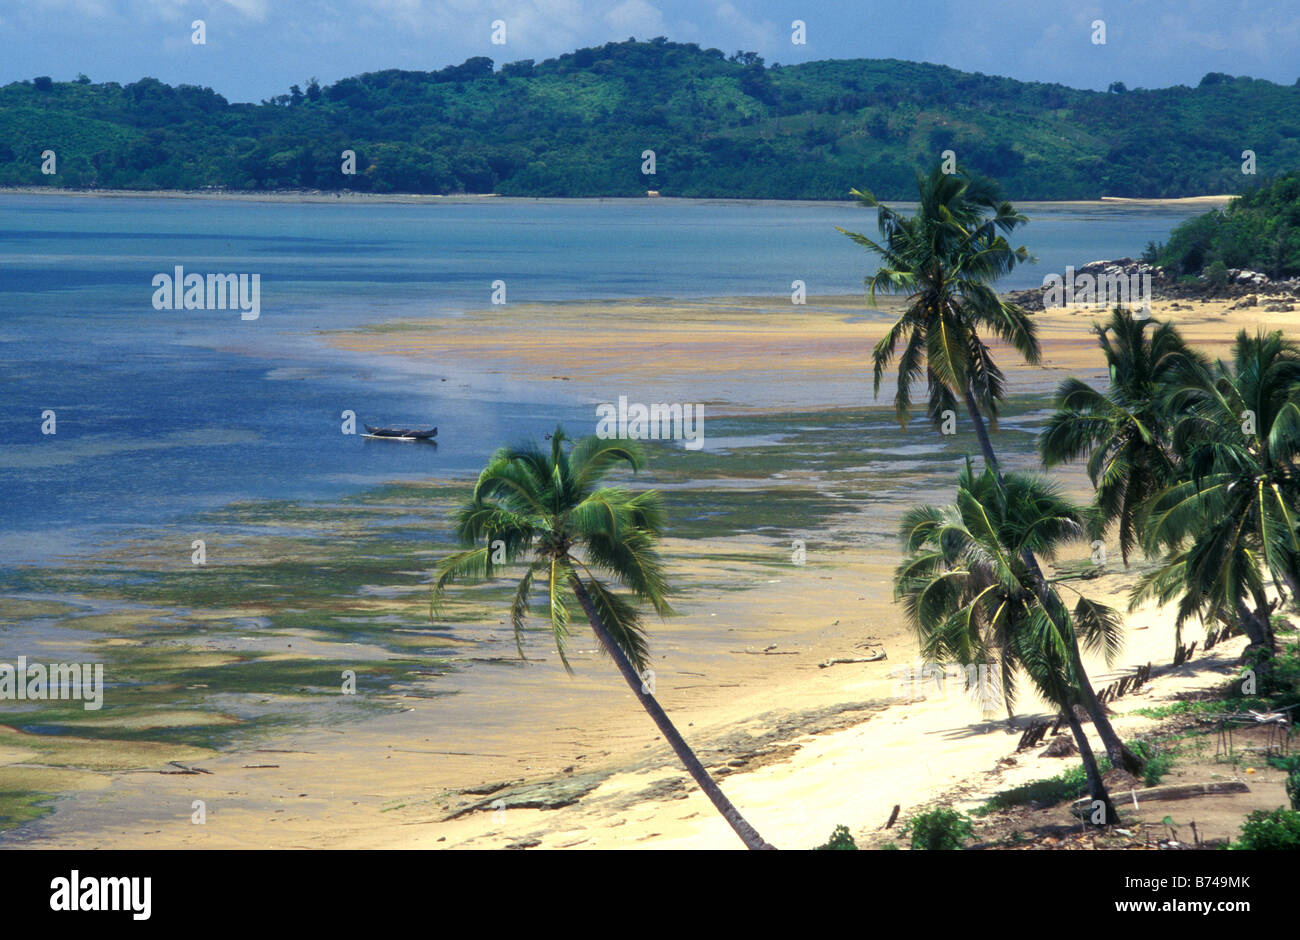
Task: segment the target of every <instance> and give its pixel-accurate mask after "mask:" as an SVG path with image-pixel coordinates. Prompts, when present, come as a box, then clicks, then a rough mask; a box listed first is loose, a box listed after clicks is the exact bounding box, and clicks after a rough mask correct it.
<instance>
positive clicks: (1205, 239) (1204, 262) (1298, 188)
mask: <svg viewBox="0 0 1300 940" xmlns="http://www.w3.org/2000/svg"><path fill="white" fill-rule="evenodd" d="M1292 131H1295V129H1294V128H1292ZM1157 263H1158V264H1160V265H1161V266H1162V267H1165V268H1168V269H1169V270H1170V271H1172V272H1173V273H1174V274H1175V275H1186V274H1202V273H1203V274H1204V275H1205V276H1206V278H1207V280H1209V282H1210V283H1211V284H1212V285H1214V286H1222V285H1223V284H1224V283H1225V282H1226V280H1227V274H1228V268H1249V269H1251V270H1255V271H1263V272H1264V273H1265V274H1267V275H1268V276H1269V277H1272V278H1284V277H1293V276H1295V275H1297V274H1300V171H1293V172H1290V173H1287V174H1285V175H1283V176H1280V177H1278V178H1276V179H1273V180H1271V181H1269V182H1266V183H1264V184H1263V185H1261V186H1259V187H1258V188H1257V189H1254V190H1252V191H1250V192H1248V193H1245V194H1243V195H1241V196H1239V197H1238V198H1236V199H1234V200H1232V202H1230V203H1228V205H1227V207H1226V208H1224V209H1222V210H1220V209H1215V210H1214V211H1212V212H1207V213H1206V214H1205V215H1201V216H1197V217H1196V218H1193V219H1188V220H1187V221H1185V222H1183V223H1181V224H1180V225H1179V226H1178V227H1177V228H1175V229H1174V230H1173V232H1172V233H1171V234H1170V236H1169V242H1168V244H1166V245H1164V246H1163V247H1161V248H1160V249H1159V252H1158V258H1157Z"/></svg>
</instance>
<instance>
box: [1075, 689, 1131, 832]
mask: <svg viewBox="0 0 1300 940" xmlns="http://www.w3.org/2000/svg"><path fill="white" fill-rule="evenodd" d="M1065 720H1066V722H1067V723H1068V724H1069V725H1070V731H1072V732H1073V733H1074V743H1075V744H1076V745H1077V746H1078V748H1079V757H1080V758H1082V759H1083V772H1084V773H1085V774H1086V775H1087V777H1088V795H1089V796H1091V797H1092V798H1093V800H1094V801H1100V802H1101V803H1102V805H1103V806H1104V807H1105V822H1103V823H1102V825H1103V826H1109V825H1111V824H1112V823H1117V822H1119V814H1118V813H1116V812H1115V804H1114V803H1112V802H1111V801H1110V794H1109V793H1108V792H1107V791H1106V784H1105V783H1104V782H1103V781H1102V779H1101V772H1100V771H1099V770H1098V768H1097V755H1095V754H1094V753H1093V752H1092V744H1091V743H1090V742H1089V741H1088V734H1087V732H1086V731H1084V730H1083V724H1082V723H1081V722H1080V721H1079V718H1078V716H1077V715H1075V714H1074V706H1072V705H1066V706H1065Z"/></svg>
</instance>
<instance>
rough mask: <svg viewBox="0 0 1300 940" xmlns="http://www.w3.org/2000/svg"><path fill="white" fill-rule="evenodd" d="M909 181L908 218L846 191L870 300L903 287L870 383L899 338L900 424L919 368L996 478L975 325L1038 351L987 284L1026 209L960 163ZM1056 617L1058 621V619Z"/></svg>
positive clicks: (1098, 714) (1035, 569)
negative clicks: (870, 216) (961, 407)
mask: <svg viewBox="0 0 1300 940" xmlns="http://www.w3.org/2000/svg"><path fill="white" fill-rule="evenodd" d="M916 182H917V190H918V193H919V197H920V205H919V206H918V207H917V210H916V212H915V214H913V215H912V216H911V217H910V218H909V217H905V216H903V215H901V214H900V213H898V212H896V211H895V210H893V209H890V208H889V207H888V206H885V205H883V204H882V203H880V201H879V200H877V199H876V198H875V196H873V195H872V194H871V193H870V192H866V191H859V190H856V189H855V190H853V191H852V192H853V195H854V196H856V197H857V198H858V201H859V202H861V203H862V204H864V205H867V206H870V207H872V208H874V209H876V210H877V225H878V228H879V229H880V235H881V239H882V240H881V241H880V242H877V241H875V240H873V239H871V238H868V237H867V236H865V235H860V234H857V233H854V232H847V231H845V230H844V229H840V231H841V232H844V234H845V235H847V236H848V237H849V238H851V239H853V241H854V242H856V243H857V244H859V245H861V246H862V247H864V248H866V249H867V250H868V251H871V252H873V253H875V254H877V255H879V256H880V258H881V260H882V262H883V264H882V265H881V267H880V268H879V270H877V271H876V273H875V274H873V275H871V276H870V277H868V278H867V279H866V283H867V287H868V299H869V300H870V301H871V302H872V303H874V302H875V298H876V291H877V290H884V291H886V292H889V293H905V294H906V295H907V306H906V308H905V309H904V311H903V314H902V316H900V317H899V319H898V320H897V321H896V322H895V323H894V325H893V326H891V327H890V329H889V331H888V332H886V334H885V335H884V336H883V337H882V338H881V339H880V341H879V342H877V343H876V346H875V348H874V349H873V350H872V360H873V363H874V378H875V391H876V394H877V395H878V394H879V393H880V385H881V382H882V381H883V379H884V373H885V370H886V369H887V368H889V365H890V363H891V362H893V360H894V356H895V353H896V352H897V350H898V346H899V344H900V343H903V344H904V345H903V352H902V354H901V355H900V356H899V359H898V392H897V394H896V395H895V397H894V409H895V413H896V414H897V416H898V420H899V423H900V425H902V426H904V427H906V425H907V420H908V416H909V415H910V412H911V386H912V383H913V382H916V381H919V380H920V379H921V377H922V375H924V376H925V378H926V382H927V390H928V393H929V399H928V402H927V411H928V413H929V416H930V420H931V422H932V423H934V424H935V425H936V426H938V425H940V424H941V423H942V421H943V416H944V412H945V411H948V410H950V409H953V408H955V407H956V403H957V400H958V399H959V398H960V399H961V400H962V401H963V402H964V404H965V407H966V412H967V414H968V415H969V416H970V419H971V424H972V426H973V427H974V429H975V437H976V439H977V440H978V441H979V445H980V452H981V454H982V455H983V457H984V465H985V467H987V468H988V469H989V470H991V471H992V472H993V475H994V478H995V479H997V480H1001V477H1002V471H1001V467H1000V465H999V463H998V458H997V455H996V454H995V453H994V452H993V444H992V441H991V440H990V439H989V435H988V428H986V427H985V422H984V419H985V417H986V416H987V417H988V419H989V422H990V424H993V425H995V424H996V420H997V415H998V411H999V409H1000V408H1001V404H1002V401H1003V400H1004V398H1005V390H1004V386H1003V381H1002V378H1003V376H1002V371H1001V370H1000V369H999V368H998V366H997V364H996V363H995V362H994V361H993V357H992V354H991V351H990V349H989V347H988V345H987V344H986V343H985V341H984V339H983V337H981V336H980V332H979V331H980V330H981V329H983V330H987V331H988V332H990V333H992V334H993V335H994V336H996V337H998V338H999V339H1001V340H1003V341H1004V342H1006V343H1008V344H1009V345H1010V346H1012V347H1013V348H1014V349H1015V350H1016V351H1017V352H1018V353H1020V355H1021V356H1023V357H1024V358H1025V360H1026V361H1027V362H1029V363H1031V364H1035V363H1037V362H1038V361H1039V346H1038V339H1037V338H1036V336H1035V329H1034V323H1033V321H1032V320H1031V319H1030V318H1029V316H1028V314H1026V313H1025V312H1024V311H1023V310H1022V309H1020V308H1019V307H1017V306H1015V305H1014V304H1008V303H1006V302H1005V301H1003V300H1002V298H1000V297H999V296H998V295H997V292H996V291H994V290H993V288H992V286H991V285H992V282H993V281H995V280H996V279H997V278H999V277H1001V276H1002V275H1004V274H1006V273H1007V272H1009V271H1011V270H1012V269H1014V268H1015V267H1016V266H1017V265H1018V264H1021V263H1023V262H1025V261H1029V260H1031V259H1030V256H1029V252H1028V250H1027V249H1025V248H1024V247H1023V246H1022V247H1020V248H1012V247H1011V245H1010V243H1009V242H1008V241H1007V240H1006V235H1007V234H1009V233H1011V232H1013V231H1014V230H1015V229H1016V228H1018V227H1020V226H1021V225H1023V224H1025V223H1026V222H1027V221H1028V219H1026V218H1025V216H1023V215H1021V214H1020V213H1019V212H1018V211H1016V209H1015V208H1013V207H1012V205H1011V204H1010V203H1009V202H1006V201H1005V200H1003V199H1002V198H1001V195H1000V194H999V191H998V188H997V186H996V184H995V183H993V182H992V181H991V180H987V179H984V178H978V177H971V176H968V175H967V174H965V173H964V172H958V173H952V174H945V173H944V172H943V171H942V169H941V167H939V166H936V167H935V168H934V170H933V171H931V173H930V175H929V176H921V175H920V174H918V175H917V180H916ZM1024 562H1025V567H1026V569H1027V570H1028V572H1029V576H1030V581H1031V584H1032V586H1033V589H1034V590H1035V591H1038V592H1039V593H1040V594H1042V593H1043V592H1045V591H1046V590H1047V588H1046V578H1045V577H1044V576H1043V572H1042V569H1041V568H1040V567H1039V565H1038V561H1037V559H1035V558H1034V556H1033V553H1032V552H1031V551H1029V550H1028V549H1026V550H1025V555H1024ZM1041 600H1042V602H1043V603H1042V606H1043V609H1045V610H1050V609H1051V605H1050V604H1049V603H1048V602H1047V600H1046V597H1045V596H1044V597H1043V598H1041ZM1058 626H1060V627H1062V628H1064V624H1058ZM1072 647H1073V653H1072V657H1073V659H1075V660H1076V667H1075V670H1074V675H1075V677H1076V678H1077V680H1078V681H1079V683H1080V691H1081V693H1082V696H1083V704H1084V707H1085V708H1087V710H1088V713H1089V715H1090V716H1091V717H1092V720H1093V724H1094V725H1095V726H1096V728H1097V733H1098V734H1099V735H1100V736H1101V739H1102V742H1103V743H1104V744H1105V745H1106V753H1107V754H1108V755H1109V756H1110V759H1111V761H1112V762H1113V763H1114V764H1115V765H1116V766H1118V767H1124V768H1125V769H1126V770H1129V771H1130V772H1131V773H1136V772H1138V771H1139V770H1141V768H1142V761H1141V760H1140V759H1139V758H1138V757H1137V755H1135V754H1134V753H1133V752H1132V751H1131V750H1129V749H1128V748H1127V747H1126V746H1125V745H1124V742H1123V741H1121V740H1120V738H1119V735H1117V734H1116V733H1115V729H1114V728H1113V727H1112V726H1111V723H1110V719H1109V718H1108V717H1107V715H1106V711H1105V709H1104V708H1103V707H1102V705H1101V702H1100V701H1098V699H1097V695H1096V693H1095V692H1094V691H1093V688H1092V683H1091V682H1090V681H1089V680H1088V675H1087V672H1086V671H1085V670H1084V669H1083V665H1082V659H1081V658H1080V655H1079V650H1078V644H1077V643H1072Z"/></svg>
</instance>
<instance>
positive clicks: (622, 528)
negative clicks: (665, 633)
mask: <svg viewBox="0 0 1300 940" xmlns="http://www.w3.org/2000/svg"><path fill="white" fill-rule="evenodd" d="M619 465H626V466H627V467H629V468H630V469H632V470H634V471H635V470H639V469H640V468H641V467H642V466H643V465H644V464H643V458H642V455H641V449H640V447H639V446H638V445H637V443H636V442H635V441H630V440H624V439H616V440H603V439H601V438H599V437H596V436H595V435H592V436H590V437H585V438H582V439H581V440H578V441H571V440H570V439H569V437H568V435H566V434H565V433H564V429H563V428H562V427H558V426H557V427H556V429H555V431H554V433H553V434H552V435H551V443H550V446H549V447H547V448H545V449H543V448H542V447H540V446H538V445H537V444H535V443H528V444H521V445H519V446H516V447H502V448H500V449H499V450H497V452H496V453H495V454H493V455H492V458H491V460H489V461H488V465H487V466H486V467H484V468H483V471H482V473H480V474H479V478H478V482H477V483H476V484H475V486H474V493H473V496H472V497H471V498H470V499H469V501H468V502H466V503H465V504H464V506H463V507H462V508H461V509H460V510H459V511H458V512H457V513H456V537H457V539H458V540H459V541H460V543H461V545H462V546H464V550H462V551H459V552H455V553H454V554H451V555H448V556H446V557H445V558H443V559H442V560H441V561H439V562H438V564H437V566H436V569H435V574H436V579H435V581H434V586H433V593H432V599H431V613H432V614H434V615H435V616H436V615H437V613H438V612H439V611H440V610H441V609H442V605H443V603H444V601H445V596H446V593H447V591H448V589H449V588H450V587H451V586H452V585H453V584H454V583H455V582H457V581H484V580H491V579H492V578H493V577H495V576H496V574H497V573H498V572H499V571H500V570H501V569H502V568H504V567H505V566H507V565H520V566H523V567H524V568H525V570H524V574H523V577H522V578H521V579H520V580H519V582H518V584H517V586H516V590H515V595H514V601H513V603H512V604H511V608H510V622H511V625H512V626H513V628H514V632H515V645H516V647H517V649H518V651H519V655H520V657H521V658H522V657H523V652H524V651H523V634H524V623H525V621H526V620H527V618H528V615H529V613H530V612H531V610H532V604H533V595H534V594H538V593H540V594H542V595H543V597H542V602H543V606H544V608H545V615H546V619H547V620H548V621H549V624H550V628H551V634H552V637H553V639H554V641H555V649H556V652H557V653H558V654H559V657H560V662H561V664H562V665H563V666H564V668H565V670H566V671H571V670H570V667H569V660H568V655H567V652H566V650H567V648H568V643H569V639H570V628H569V623H570V620H571V618H572V617H573V616H574V614H575V611H576V612H577V616H580V617H581V616H584V611H583V609H582V606H581V602H580V600H579V597H580V595H581V594H582V593H584V592H585V593H586V594H588V595H589V598H590V603H591V607H592V609H593V611H594V612H595V615H596V616H598V617H599V620H600V622H601V623H603V625H604V627H605V630H606V631H608V633H609V635H610V638H611V639H612V641H613V642H614V643H615V644H616V645H617V646H618V648H619V649H621V650H622V652H623V653H624V655H626V656H627V658H628V660H629V661H630V662H631V663H632V665H633V666H634V667H635V668H636V669H637V670H638V671H639V670H643V669H645V668H646V667H647V665H648V664H649V650H648V646H647V636H646V630H645V625H644V623H643V621H642V618H641V612H640V610H639V609H638V608H637V606H636V602H644V603H646V604H649V605H650V606H651V607H652V608H653V609H654V610H655V612H656V613H658V614H659V615H660V616H661V617H666V616H668V615H670V614H671V613H672V612H673V610H672V607H671V606H669V604H668V600H667V594H668V583H667V580H666V578H665V575H664V571H663V563H662V561H661V559H660V556H659V552H658V548H657V544H658V541H659V538H660V536H661V534H662V532H663V526H664V522H665V516H664V511H663V503H662V500H661V498H660V496H659V494H658V493H657V492H655V491H654V490H642V491H640V492H636V493H633V492H631V491H629V490H626V489H624V488H622V487H612V486H599V483H600V481H601V480H602V479H603V478H604V477H605V476H607V475H609V473H610V472H611V471H613V470H614V469H616V468H617V467H618V466H619ZM574 550H578V552H579V554H574ZM592 569H594V570H595V573H594V572H593V570H592ZM596 573H600V574H602V575H605V576H609V577H612V578H614V579H616V580H617V581H618V582H619V583H621V584H622V585H623V586H624V587H626V588H627V590H628V593H629V595H630V597H624V596H623V595H621V594H618V593H616V592H615V591H613V590H611V589H610V588H609V587H608V586H607V585H606V584H605V583H604V582H603V581H602V580H601V579H600V578H599V577H597V574H596Z"/></svg>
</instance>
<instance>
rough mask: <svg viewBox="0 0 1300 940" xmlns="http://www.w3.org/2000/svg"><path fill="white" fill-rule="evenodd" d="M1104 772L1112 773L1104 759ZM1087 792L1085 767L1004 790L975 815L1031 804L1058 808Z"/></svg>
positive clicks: (996, 794) (1099, 764)
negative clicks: (1066, 801) (1056, 806)
mask: <svg viewBox="0 0 1300 940" xmlns="http://www.w3.org/2000/svg"><path fill="white" fill-rule="evenodd" d="M1098 766H1099V767H1100V769H1101V772H1102V773H1105V772H1106V771H1108V770H1110V761H1109V760H1108V759H1106V758H1104V757H1103V758H1102V759H1101V760H1100V761H1099V762H1098ZM1087 792H1088V777H1087V774H1086V773H1085V772H1084V769H1083V765H1082V764H1080V765H1079V766H1078V767H1074V768H1072V769H1070V770H1067V771H1065V772H1063V773H1060V774H1058V775H1056V776H1055V777H1048V778H1047V779H1046V780H1035V781H1033V782H1031V783H1026V784H1022V785H1021V786H1018V787H1012V788H1011V789H1009V790H1001V791H999V792H998V793H995V794H994V795H993V796H992V797H990V798H989V799H988V800H987V801H985V803H984V804H983V805H982V806H978V807H976V808H975V809H974V810H973V812H972V815H975V816H987V815H988V814H989V813H992V812H996V811H998V810H1003V809H1010V808H1011V807H1013V806H1027V805H1029V804H1031V803H1044V804H1047V805H1055V804H1057V803H1061V802H1063V801H1065V800H1075V799H1078V798H1079V797H1081V796H1084V795H1085V794H1086V793H1087Z"/></svg>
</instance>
